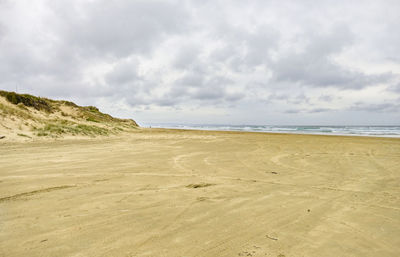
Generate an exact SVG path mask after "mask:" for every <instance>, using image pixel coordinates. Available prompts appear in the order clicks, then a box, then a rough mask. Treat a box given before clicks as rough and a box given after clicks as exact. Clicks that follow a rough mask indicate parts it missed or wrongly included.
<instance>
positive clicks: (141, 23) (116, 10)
mask: <svg viewBox="0 0 400 257" xmlns="http://www.w3.org/2000/svg"><path fill="white" fill-rule="evenodd" d="M67 3H68V2H67ZM184 7H185V5H183V4H179V3H176V1H158V0H150V1H148V0H140V1H122V0H117V1H106V0H102V1H95V2H88V3H86V4H84V5H80V6H79V7H78V8H71V6H70V4H67V6H66V7H65V6H63V8H67V12H65V11H63V10H60V8H59V6H55V8H56V9H57V11H60V12H61V13H62V14H63V17H64V18H66V19H67V23H65V24H63V25H64V26H63V29H64V31H65V35H64V36H65V40H66V41H68V42H70V43H71V44H72V46H73V47H75V48H77V49H78V50H79V51H80V54H81V55H87V54H88V53H91V54H94V55H101V56H107V55H111V56H115V57H124V56H126V55H130V54H132V53H138V54H142V55H143V54H148V53H151V51H152V49H153V48H154V47H157V45H158V44H160V43H161V42H162V41H163V40H164V39H165V38H166V37H167V36H170V35H173V34H176V33H181V32H183V31H184V30H185V28H186V24H187V23H186V22H183V21H185V20H190V18H189V17H188V12H186V11H185V10H184ZM71 10H75V11H74V12H71Z"/></svg>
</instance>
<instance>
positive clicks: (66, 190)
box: [0, 129, 400, 257]
mask: <svg viewBox="0 0 400 257" xmlns="http://www.w3.org/2000/svg"><path fill="white" fill-rule="evenodd" d="M399 167H400V139H393V138H372V137H343V136H316V135H284V134H265V133H239V132H215V131H179V130H164V129H140V130H139V131H138V132H136V133H130V134H126V135H124V136H115V137H100V138H94V139H73V140H54V139H46V140H45V139H43V140H40V141H33V142H20V143H12V142H0V256H7V257H12V256H49V257H50V256H51V257H53V256H76V257H77V256H271V257H278V256H279V257H283V256H285V257H298V256H318V257H320V256H324V257H329V256H332V257H337V256H360V257H361V256H362V257H367V256H371V257H377V256H382V257H383V256H385V257H389V256H393V257H395V256H400V169H399Z"/></svg>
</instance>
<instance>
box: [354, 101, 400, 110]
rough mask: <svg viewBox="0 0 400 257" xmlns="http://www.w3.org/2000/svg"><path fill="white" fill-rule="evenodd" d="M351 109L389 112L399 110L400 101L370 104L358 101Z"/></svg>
mask: <svg viewBox="0 0 400 257" xmlns="http://www.w3.org/2000/svg"><path fill="white" fill-rule="evenodd" d="M349 110H351V111H366V112H379V113H387V112H399V111H400V104H399V103H390V102H388V103H381V104H370V103H363V102H358V103H355V104H354V105H352V106H351V107H350V108H349Z"/></svg>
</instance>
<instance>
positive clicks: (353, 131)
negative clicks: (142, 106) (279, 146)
mask: <svg viewBox="0 0 400 257" xmlns="http://www.w3.org/2000/svg"><path fill="white" fill-rule="evenodd" d="M149 126H150V125H147V127H149ZM151 127H153V128H172V129H194V130H223V131H247V132H269V133H292V134H315V135H347V136H375V137H376V136H378V137H400V126H277V125H276V126H275V125H210V124H207V125H198V124H191V125H187V124H152V125H151Z"/></svg>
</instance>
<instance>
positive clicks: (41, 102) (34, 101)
mask: <svg viewBox="0 0 400 257" xmlns="http://www.w3.org/2000/svg"><path fill="white" fill-rule="evenodd" d="M0 95H1V96H4V97H5V98H6V99H7V100H8V101H9V102H10V103H13V104H16V105H17V104H19V103H22V104H23V105H25V106H27V107H33V108H35V109H36V110H39V111H41V110H44V111H46V112H51V111H52V106H51V105H50V104H49V103H48V102H49V101H50V100H49V99H44V98H40V97H36V96H33V95H28V94H17V93H15V92H7V91H2V90H0Z"/></svg>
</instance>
